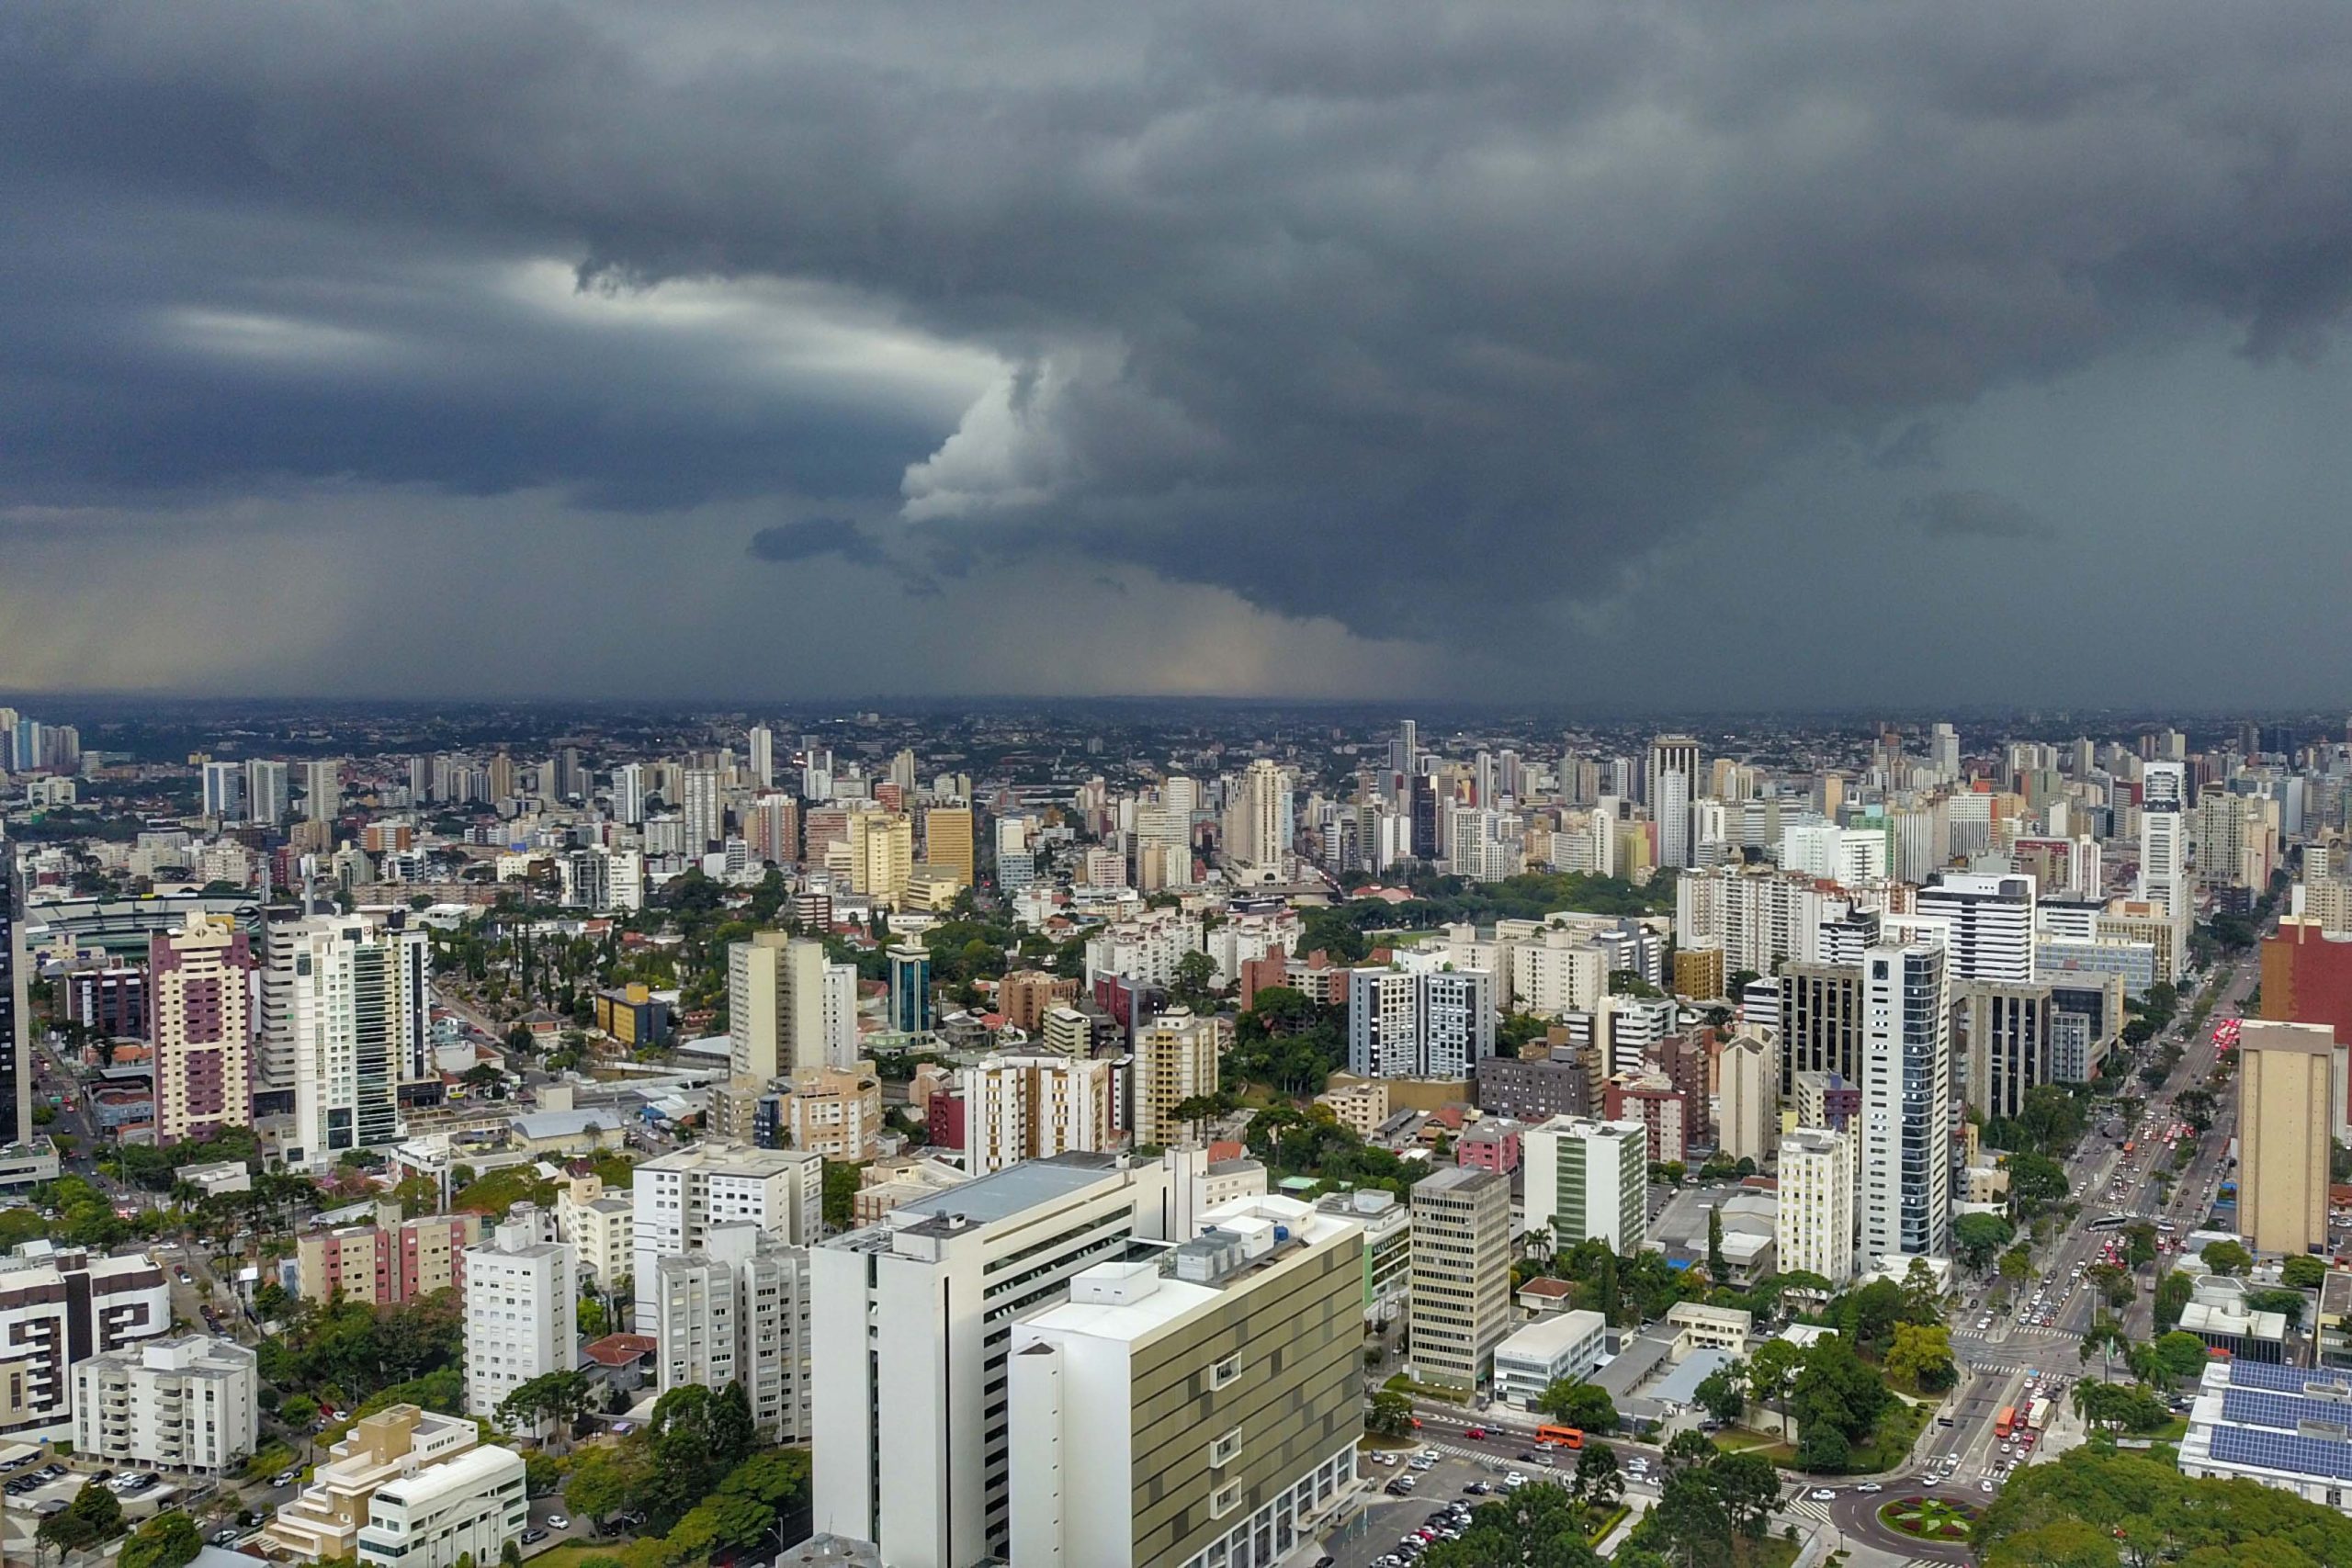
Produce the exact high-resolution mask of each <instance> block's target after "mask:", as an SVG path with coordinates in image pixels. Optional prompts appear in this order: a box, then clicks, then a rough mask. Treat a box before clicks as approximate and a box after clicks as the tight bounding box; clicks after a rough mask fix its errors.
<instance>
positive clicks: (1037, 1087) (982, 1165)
mask: <svg viewBox="0 0 2352 1568" xmlns="http://www.w3.org/2000/svg"><path fill="white" fill-rule="evenodd" d="M958 1081H959V1083H960V1085H961V1088H962V1089H963V1095H964V1168H965V1169H966V1170H967V1171H969V1172H970V1173H971V1174H972V1175H974V1176H985V1175H987V1174H988V1173H989V1172H990V1171H994V1170H1001V1169H1003V1168H1005V1167H1006V1166H1009V1165H1017V1164H1019V1163H1020V1162H1021V1161H1023V1160H1024V1159H1040V1158H1044V1157H1046V1156H1052V1155H1058V1154H1069V1153H1078V1154H1099V1153H1101V1152H1103V1150H1106V1149H1108V1148H1110V1147H1112V1145H1114V1143H1115V1142H1116V1140H1117V1138H1118V1136H1119V1133H1118V1127H1117V1115H1116V1111H1115V1103H1114V1095H1115V1092H1116V1085H1115V1083H1114V1079H1113V1076H1112V1063H1111V1062H1110V1061H1108V1060H1107V1059H1103V1058H1097V1057H1085V1056H1080V1057H1075V1058H1073V1057H1069V1056H1062V1055H1008V1056H988V1057H984V1058H982V1059H981V1060H980V1061H979V1062H978V1063H976V1064H974V1065H973V1066H968V1067H966V1068H964V1069H963V1071H962V1072H961V1073H960V1074H959V1075H958Z"/></svg>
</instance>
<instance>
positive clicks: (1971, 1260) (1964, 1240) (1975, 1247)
mask: <svg viewBox="0 0 2352 1568" xmlns="http://www.w3.org/2000/svg"><path fill="white" fill-rule="evenodd" d="M2017 1234H2018V1228H2017V1226H2015V1225H2013V1224H2009V1222H2008V1221H2007V1220H2006V1219H2003V1218H2002V1217H2001V1216H2000V1215H1998V1214H1962V1215H1961V1216H1960V1218H1958V1219H1956V1220H1954V1221H1952V1223H1951V1240H1952V1249H1953V1250H1954V1251H1955V1252H1957V1253H1958V1254H1959V1255H1960V1260H1961V1262H1962V1263H1963V1264H1965V1265H1966V1266H1967V1267H1969V1268H1971V1269H1975V1270H1977V1271H1978V1272H1980V1273H1982V1272H1983V1271H1984V1270H1985V1269H1990V1268H1991V1267H1992V1266H1993V1261H1994V1259H1995V1258H1996V1257H1997V1256H1999V1254H2000V1250H2001V1248H2003V1247H2007V1246H2008V1245H2009V1242H2010V1241H2011V1240H2012V1239H2013V1238H2014V1237H2015V1236H2016V1235H2017Z"/></svg>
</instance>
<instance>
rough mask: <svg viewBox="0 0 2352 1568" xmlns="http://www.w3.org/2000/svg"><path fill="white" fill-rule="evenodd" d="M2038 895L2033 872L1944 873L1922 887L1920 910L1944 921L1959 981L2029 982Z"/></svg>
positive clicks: (1987, 982)
mask: <svg viewBox="0 0 2352 1568" xmlns="http://www.w3.org/2000/svg"><path fill="white" fill-rule="evenodd" d="M2035 897H2036V889H2035V886H2034V879H2033V878H2032V877H2030V876H2026V875H2022V874H2007V875H1998V876H1991V875H1980V874H1974V873H1962V872H1945V873H1942V874H1939V875H1938V876H1937V878H1936V880H1935V881H1933V882H1931V883H1929V884H1928V886H1925V887H1922V888H1920V889H1919V894H1918V900H1917V911H1918V913H1920V914H1922V915H1933V916H1937V917H1939V918H1940V919H1943V920H1944V921H1945V923H1946V927H1947V931H1946V936H1945V942H1944V945H1945V948H1946V950H1947V951H1948V952H1949V953H1950V955H1951V961H1950V969H1951V977H1952V978H1953V979H1954V980H1977V981H1982V982H1984V983H1985V984H1987V985H1995V986H2030V985H2031V984H2033V937H2034V930H2033V921H2034V899H2035Z"/></svg>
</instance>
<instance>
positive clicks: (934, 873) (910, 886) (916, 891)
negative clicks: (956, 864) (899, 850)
mask: <svg viewBox="0 0 2352 1568" xmlns="http://www.w3.org/2000/svg"><path fill="white" fill-rule="evenodd" d="M967 886H970V884H968V883H967V882H965V881H964V880H962V879H961V878H960V877H958V876H957V875H956V874H955V873H954V872H952V871H948V870H945V869H944V868H943V867H940V866H935V865H933V864H931V863H929V862H927V861H918V862H916V863H915V866H914V869H913V871H912V872H910V874H909V875H908V877H907V888H906V897H904V898H902V899H901V900H900V902H901V903H902V904H903V905H904V906H905V907H906V908H910V909H923V910H928V911H930V912H931V913H933V914H944V913H946V912H947V911H948V910H950V909H953V908H955V907H956V895H958V894H960V893H962V892H963V891H964V889H965V888H966V887H967Z"/></svg>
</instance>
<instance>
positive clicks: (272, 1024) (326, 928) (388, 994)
mask: <svg viewBox="0 0 2352 1568" xmlns="http://www.w3.org/2000/svg"><path fill="white" fill-rule="evenodd" d="M431 962H432V954H431V952H430V951H429V948H428V945H427V942H426V937H425V932H424V928H423V927H412V926H411V925H409V923H408V912H407V911H406V910H404V909H395V910H392V911H391V912H390V913H389V914H387V915H383V916H377V915H373V914H356V915H314V916H310V917H307V918H303V919H291V920H284V921H273V922H272V923H271V925H270V927H269V953H268V959H267V963H268V969H267V972H266V974H265V975H264V976H263V983H262V996H263V1008H262V1013H263V1018H262V1025H263V1051H262V1067H263V1074H262V1081H263V1082H264V1083H266V1084H268V1085H269V1086H270V1087H271V1088H272V1089H290V1090H291V1095H290V1100H291V1103H290V1105H289V1107H288V1108H289V1109H290V1110H291V1111H292V1112H293V1114H294V1131H293V1134H292V1136H291V1137H290V1138H289V1139H288V1143H287V1145H286V1151H285V1152H286V1163H287V1164H288V1165H289V1166H293V1167H295V1168H300V1169H305V1170H316V1169H320V1168H324V1167H326V1166H330V1165H333V1164H334V1162H335V1161H336V1160H337V1159H339V1158H340V1157H341V1156H343V1155H345V1153H347V1152H349V1151H351V1150H354V1149H374V1148H384V1147H388V1146H390V1145H393V1144H396V1143H398V1142H400V1141H401V1112H400V1086H401V1084H403V1083H412V1082H415V1081H418V1080H420V1079H422V1078H423V1077H424V1076H425V1069H426V1038H427V1037H426V1024H427V1020H428V1016H429V1013H430V1004H429V1002H428V1000H427V998H426V988H425V982H426V977H427V974H428V971H429V969H430V966H431Z"/></svg>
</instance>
